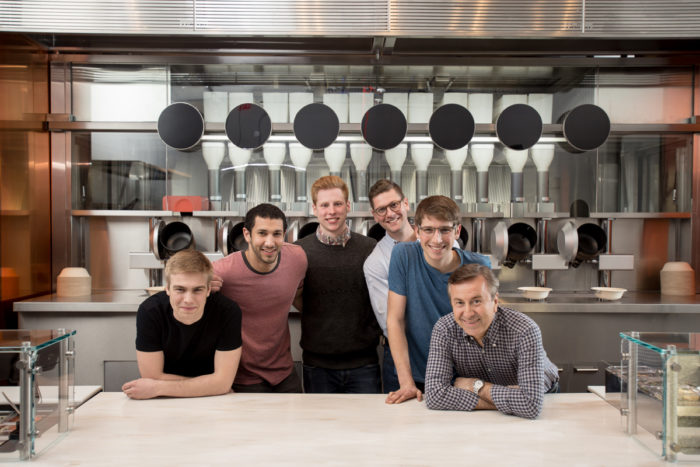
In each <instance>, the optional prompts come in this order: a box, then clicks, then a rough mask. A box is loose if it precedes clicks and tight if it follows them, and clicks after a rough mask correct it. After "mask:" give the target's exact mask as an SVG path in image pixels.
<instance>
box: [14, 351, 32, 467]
mask: <svg viewBox="0 0 700 467" xmlns="http://www.w3.org/2000/svg"><path fill="white" fill-rule="evenodd" d="M32 353H33V352H32V348H31V342H22V350H21V351H20V356H19V363H18V365H17V366H18V367H19V389H20V391H19V408H20V413H19V459H20V460H23V461H24V460H29V458H30V457H31V456H32V452H33V451H34V441H33V439H32V436H33V432H34V429H33V428H34V427H33V420H34V384H33V383H34V374H33V372H32V370H33V368H32V365H33V363H32V360H33V358H32Z"/></svg>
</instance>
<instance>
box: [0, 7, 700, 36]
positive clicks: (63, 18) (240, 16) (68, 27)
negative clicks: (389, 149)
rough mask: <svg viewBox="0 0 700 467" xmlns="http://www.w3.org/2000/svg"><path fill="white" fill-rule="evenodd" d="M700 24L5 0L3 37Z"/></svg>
mask: <svg viewBox="0 0 700 467" xmlns="http://www.w3.org/2000/svg"><path fill="white" fill-rule="evenodd" d="M56 11H60V12H61V14H60V15H59V14H56V13H55V12H56ZM650 18H652V19H653V20H652V21H650ZM699 27H700V5H699V4H698V3H697V2H692V1H686V0H667V1H664V2H659V1H657V0H620V1H615V2H611V1H608V0H574V1H561V0H540V1H537V2H524V1H519V0H488V1H479V2H474V1H465V0H460V1H458V0H452V1H444V0H357V1H353V2H345V1H340V0H330V1H323V2H317V1H309V0H297V1H290V0H257V1H252V0H250V1H236V2H233V1H229V2H226V1H217V0H168V1H161V2H153V1H149V0H132V1H129V2H126V3H125V2H123V1H118V0H105V1H100V2H91V3H85V2H81V1H76V0H21V1H16V0H15V1H13V0H3V1H0V31H23V32H37V33H40V32H49V33H58V32H69V33H128V34H134V33H136V34H162V33H168V34H184V35H187V34H212V35H213V34H227V35H228V34H235V35H243V34H255V35H259V34H266V35H338V34H343V35H355V36H357V35H375V36H396V37H403V36H414V37H415V36H423V37H488V36H496V37H577V36H587V37H642V38H649V37H666V36H672V37H695V36H696V35H697V30H698V28H699Z"/></svg>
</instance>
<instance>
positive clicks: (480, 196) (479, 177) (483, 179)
mask: <svg viewBox="0 0 700 467" xmlns="http://www.w3.org/2000/svg"><path fill="white" fill-rule="evenodd" d="M476 202H477V203H488V202H489V173H488V172H477V173H476Z"/></svg>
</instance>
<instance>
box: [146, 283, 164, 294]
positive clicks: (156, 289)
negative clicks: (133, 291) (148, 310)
mask: <svg viewBox="0 0 700 467" xmlns="http://www.w3.org/2000/svg"><path fill="white" fill-rule="evenodd" d="M145 290H146V293H147V294H148V295H149V296H151V295H155V294H157V293H158V292H162V291H163V290H165V287H163V286H162V285H161V286H157V287H146V289H145Z"/></svg>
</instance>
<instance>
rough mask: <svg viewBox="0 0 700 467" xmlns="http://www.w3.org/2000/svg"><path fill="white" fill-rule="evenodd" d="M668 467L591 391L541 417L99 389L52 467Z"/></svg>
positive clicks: (561, 401) (558, 400) (549, 406)
mask: <svg viewBox="0 0 700 467" xmlns="http://www.w3.org/2000/svg"><path fill="white" fill-rule="evenodd" d="M329 463H334V464H343V465H366V464H371V465H396V464H401V465H461V466H464V465H481V466H491V465H520V466H527V465H532V466H543V465H556V466H560V465H562V464H564V465H568V464H571V465H605V466H615V465H634V466H652V465H654V466H655V465H658V466H660V465H666V464H665V462H663V461H662V460H661V459H660V458H658V457H657V456H655V455H654V454H653V453H652V452H651V451H649V450H648V449H646V448H645V447H643V446H642V445H641V444H639V443H638V442H637V441H636V440H635V439H633V438H630V437H628V436H627V435H625V434H624V432H623V426H622V423H621V417H620V414H619V412H618V411H616V410H614V409H613V408H612V407H610V405H608V404H607V403H605V402H604V401H602V400H601V399H600V398H599V397H598V396H596V395H594V394H589V393H584V394H548V395H546V396H545V404H544V409H543V412H542V414H541V415H540V417H539V418H538V419H536V420H524V419H520V418H517V417H512V416H507V415H503V414H501V413H498V412H494V411H478V412H472V413H467V412H446V411H432V410H428V409H427V408H426V406H425V404H424V403H419V402H417V401H415V400H414V401H410V402H407V403H404V404H401V405H387V404H385V403H384V396H383V395H339V394H293V395H288V394H284V395H281V394H228V395H225V396H218V397H205V398H198V399H156V400H149V401H134V400H129V399H128V398H127V397H126V396H124V395H123V394H121V393H101V394H98V395H97V396H95V397H93V398H92V399H91V400H89V401H88V402H87V403H86V404H85V405H83V407H81V408H80V410H78V411H77V412H76V417H75V424H74V426H73V430H72V431H71V432H70V433H69V434H68V436H66V437H65V438H64V439H62V440H61V441H60V442H59V443H58V444H56V445H54V446H52V447H51V448H49V449H48V450H47V451H46V452H44V453H42V454H41V455H40V456H39V457H38V458H36V459H35V460H34V461H33V462H32V464H33V465H35V466H43V465H47V466H48V465H51V466H55V465H71V466H76V465H85V466H88V465H89V466H94V465H98V464H99V465H103V466H107V465H114V466H130V465H148V466H149V467H153V466H160V465H162V466H172V465H228V466H231V465H270V464H286V465H320V464H329Z"/></svg>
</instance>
